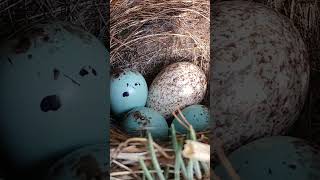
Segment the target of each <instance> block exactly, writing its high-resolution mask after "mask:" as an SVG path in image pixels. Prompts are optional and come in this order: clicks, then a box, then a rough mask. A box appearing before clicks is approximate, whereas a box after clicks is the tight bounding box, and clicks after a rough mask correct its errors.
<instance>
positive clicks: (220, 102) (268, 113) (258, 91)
mask: <svg viewBox="0 0 320 180" xmlns="http://www.w3.org/2000/svg"><path fill="white" fill-rule="evenodd" d="M212 12H214V13H213V19H215V23H214V28H213V31H212V33H213V36H212V37H213V39H212V40H213V41H212V42H213V43H212V48H213V51H214V52H215V53H213V54H212V59H213V60H214V63H213V64H214V65H213V66H212V67H211V75H210V77H211V78H210V96H211V97H210V108H211V110H210V112H211V113H212V114H211V117H212V118H213V123H212V124H213V125H212V129H213V132H214V134H215V135H216V136H218V137H220V138H221V139H222V140H223V142H224V144H225V148H226V150H227V151H232V150H234V149H236V148H238V147H240V146H241V145H242V144H245V143H247V142H250V141H252V140H253V139H256V138H260V137H265V136H270V135H283V134H285V133H286V132H288V130H289V129H290V127H291V126H292V125H293V123H294V122H295V121H296V119H297V118H298V116H299V114H300V112H301V110H302V108H303V105H304V102H305V98H306V93H307V90H308V86H309V85H308V84H309V73H310V67H309V60H308V53H307V48H306V45H305V43H304V42H303V39H302V37H301V36H300V33H299V31H298V30H297V28H296V27H295V26H294V25H293V23H292V22H291V21H290V19H288V18H286V17H285V16H282V15H280V14H279V13H277V12H275V11H274V10H272V9H270V8H268V7H267V6H265V5H263V4H259V3H254V2H251V1H250V2H249V1H223V2H217V3H214V5H213V8H212Z"/></svg>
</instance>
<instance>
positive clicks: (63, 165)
mask: <svg viewBox="0 0 320 180" xmlns="http://www.w3.org/2000/svg"><path fill="white" fill-rule="evenodd" d="M107 148H109V146H108V145H107V144H101V145H91V146H85V147H82V148H80V149H77V150H75V151H73V152H71V153H69V154H67V155H66V156H64V157H63V158H62V159H60V160H58V161H57V162H56V163H54V164H53V165H52V167H51V168H50V169H49V172H48V175H47V177H46V178H45V179H46V180H83V179H88V180H89V179H92V180H93V179H96V180H98V179H101V180H102V179H106V178H107V175H108V173H107V170H108V169H107V168H108V166H107V165H108V164H107V163H108V162H107V157H108V154H107ZM108 176H109V175H108Z"/></svg>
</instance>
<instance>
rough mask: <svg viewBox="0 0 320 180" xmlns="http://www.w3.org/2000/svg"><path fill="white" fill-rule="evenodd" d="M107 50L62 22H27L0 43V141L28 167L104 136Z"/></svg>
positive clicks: (20, 164)
mask: <svg viewBox="0 0 320 180" xmlns="http://www.w3.org/2000/svg"><path fill="white" fill-rule="evenodd" d="M108 59H109V53H108V51H107V49H106V48H105V47H104V46H103V44H102V43H101V42H100V41H99V40H98V39H97V38H96V37H95V36H93V35H92V34H90V33H88V32H86V31H84V30H83V29H82V28H81V27H77V26H74V25H71V24H69V23H65V22H50V23H43V24H37V25H35V26H33V27H30V29H28V30H27V31H26V32H25V33H22V34H18V35H17V36H15V37H13V38H12V39H10V40H8V41H6V42H3V43H2V44H1V45H0V72H1V76H0V81H1V84H0V89H1V93H0V99H1V100H0V110H1V113H0V142H1V144H2V147H3V148H2V149H1V150H2V151H1V153H4V154H3V155H4V156H5V157H7V158H8V161H10V163H9V164H12V165H13V166H14V167H17V168H19V169H20V168H21V169H29V168H31V167H33V166H38V165H39V163H40V162H41V163H42V162H45V161H46V160H48V159H51V158H55V157H57V156H59V155H60V154H63V153H65V152H67V151H69V150H70V149H73V148H77V147H79V146H82V145H86V144H93V143H103V142H105V141H106V139H108V134H109V133H108V129H107V126H106V124H107V117H108V114H109V110H108V109H109V106H108V103H107V99H106V97H108V95H109V93H108V91H109V89H108V88H107V87H108V86H107V81H108V79H109V78H108V77H109V74H108V71H109V70H108V69H109V66H108V63H107V62H108Z"/></svg>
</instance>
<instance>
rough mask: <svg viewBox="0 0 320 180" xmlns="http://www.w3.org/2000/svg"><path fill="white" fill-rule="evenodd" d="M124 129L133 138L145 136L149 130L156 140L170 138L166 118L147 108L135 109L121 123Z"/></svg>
mask: <svg viewBox="0 0 320 180" xmlns="http://www.w3.org/2000/svg"><path fill="white" fill-rule="evenodd" d="M121 127H122V129H123V130H124V131H125V132H127V133H128V134H130V135H133V136H145V135H146V132H147V130H148V131H149V132H150V133H151V135H152V137H153V138H154V139H165V138H167V137H168V130H169V128H168V124H167V121H166V120H165V119H164V117H163V116H162V115H161V114H160V113H158V112H157V111H155V110H153V109H151V108H147V107H138V108H134V109H133V110H131V111H130V112H128V114H127V115H126V117H125V119H124V120H123V121H122V122H121Z"/></svg>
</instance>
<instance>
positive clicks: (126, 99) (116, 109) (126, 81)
mask: <svg viewBox="0 0 320 180" xmlns="http://www.w3.org/2000/svg"><path fill="white" fill-rule="evenodd" d="M110 97H111V99H110V100H111V102H110V104H111V110H112V112H113V113H114V114H115V115H119V114H122V113H125V112H128V111H130V110H131V109H133V108H135V107H143V106H145V104H146V101H147V97H148V86H147V83H146V80H145V79H144V77H143V76H142V75H141V74H140V73H139V72H136V71H131V70H129V69H125V70H114V71H113V73H112V77H111V82H110Z"/></svg>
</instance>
